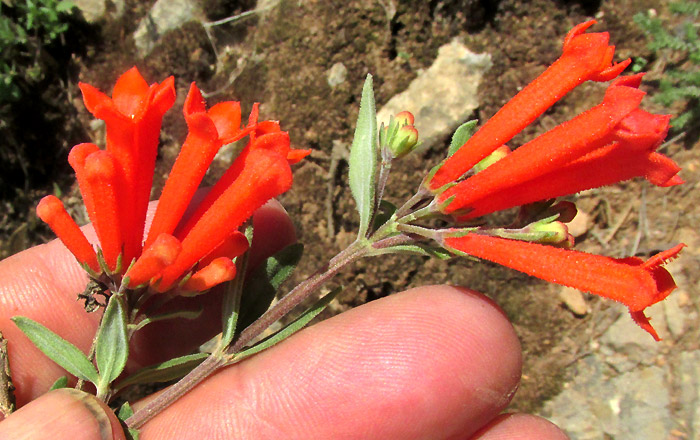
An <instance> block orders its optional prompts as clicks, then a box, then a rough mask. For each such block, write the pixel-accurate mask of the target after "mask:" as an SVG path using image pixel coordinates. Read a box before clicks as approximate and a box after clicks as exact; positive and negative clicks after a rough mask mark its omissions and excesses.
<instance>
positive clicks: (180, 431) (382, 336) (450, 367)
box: [136, 286, 521, 440]
mask: <svg viewBox="0 0 700 440" xmlns="http://www.w3.org/2000/svg"><path fill="white" fill-rule="evenodd" d="M520 368H521V352H520V346H519V342H518V339H517V337H516V336H515V333H514V331H513V328H512V326H511V325H510V323H509V322H508V321H507V319H506V318H505V317H504V316H503V314H502V312H501V311H500V309H498V308H497V307H496V306H495V305H494V304H493V303H492V302H491V301H489V300H488V299H486V298H485V297H483V296H482V295H479V294H477V293H474V292H472V291H469V290H466V289H458V288H454V287H446V286H433V287H423V288H417V289H413V290H411V291H408V292H405V293H402V294H398V295H392V296H390V297H387V298H383V299H380V300H377V301H374V302H371V303H368V304H365V305H363V306H360V307H358V308H356V309H354V310H351V311H349V312H346V313H343V314H341V315H339V316H336V317H334V318H332V319H329V320H327V321H324V322H321V323H319V324H317V325H314V326H312V327H310V328H308V329H305V330H303V331H301V332H299V333H298V334H296V335H294V336H293V337H291V338H290V339H288V340H287V341H285V342H283V343H281V344H280V345H278V346H276V347H274V348H272V349H270V350H268V351H265V352H263V353H261V354H259V355H257V356H255V357H253V358H251V359H249V360H247V361H244V362H243V363H241V364H240V365H234V366H232V367H228V368H226V369H224V370H223V371H221V372H220V373H218V374H216V375H214V376H212V377H210V378H208V379H206V380H205V381H204V382H203V383H201V384H200V385H199V386H197V387H196V388H195V389H193V390H192V391H190V392H189V393H187V394H186V395H185V396H184V397H182V398H181V399H180V400H178V401H176V402H175V403H174V404H173V405H172V406H170V407H169V408H167V409H166V410H165V411H164V412H162V413H160V414H159V415H158V416H156V417H155V418H154V419H153V420H151V421H150V422H148V423H147V424H146V425H144V427H143V431H142V434H141V438H142V439H143V440H162V439H169V438H179V439H190V438H191V439H200V438H208V439H228V438H256V439H268V438H269V439H278V438H285V439H295V438H303V439H329V438H332V439H344V438H348V439H350V438H353V439H354V438H362V439H387V438H401V439H414V438H415V439H418V438H431V439H436V440H438V439H443V438H444V439H447V438H455V437H457V436H459V438H468V436H470V435H472V434H474V433H475V432H476V431H477V430H478V429H479V428H481V427H482V426H484V425H485V424H486V423H488V421H490V420H491V419H493V418H494V417H495V416H496V415H497V414H498V413H500V411H502V410H503V408H504V407H505V406H506V405H507V404H508V402H509V401H510V398H511V397H512V395H513V393H514V391H515V389H516V388H517V385H518V383H519V379H520ZM139 405H142V403H141V404H137V405H136V408H138V407H139Z"/></svg>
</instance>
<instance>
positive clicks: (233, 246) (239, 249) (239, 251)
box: [199, 231, 249, 267]
mask: <svg viewBox="0 0 700 440" xmlns="http://www.w3.org/2000/svg"><path fill="white" fill-rule="evenodd" d="M248 247H249V245H248V238H246V236H245V234H243V233H242V232H240V231H234V233H233V234H231V235H230V236H229V237H228V238H226V239H225V240H224V241H223V242H222V243H221V244H220V245H219V246H217V247H216V248H215V249H214V250H213V251H211V252H210V253H209V255H206V256H205V257H204V258H202V259H201V260H199V266H202V267H204V266H207V265H208V264H209V263H211V262H212V261H214V260H215V259H216V258H218V257H226V258H228V259H229V260H233V259H234V258H236V257H238V256H239V255H243V253H244V252H245V251H247V250H248Z"/></svg>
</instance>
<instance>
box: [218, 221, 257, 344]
mask: <svg viewBox="0 0 700 440" xmlns="http://www.w3.org/2000/svg"><path fill="white" fill-rule="evenodd" d="M254 233H255V230H254V228H253V222H252V221H251V220H248V222H247V224H246V228H245V236H246V238H247V239H248V244H252V243H253V235H254ZM249 258H250V252H246V253H244V254H243V255H241V256H239V257H237V258H236V273H240V274H245V273H247V272H248V259H249ZM245 281H246V277H245V276H239V277H236V278H234V279H233V281H231V282H230V283H227V284H226V290H225V291H224V298H223V300H222V305H221V321H222V322H221V324H222V331H221V339H220V340H219V344H218V345H217V347H218V348H220V349H224V348H226V347H228V345H229V344H230V343H231V341H232V340H233V337H234V336H235V334H236V328H238V318H239V317H240V312H241V297H242V296H243V285H244V283H245Z"/></svg>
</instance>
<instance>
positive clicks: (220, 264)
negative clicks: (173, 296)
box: [182, 257, 236, 292]
mask: <svg viewBox="0 0 700 440" xmlns="http://www.w3.org/2000/svg"><path fill="white" fill-rule="evenodd" d="M235 276H236V265H235V264H233V261H231V259H230V258H226V257H219V258H217V259H215V260H213V261H212V262H211V263H209V264H208V265H207V266H206V267H204V269H200V270H198V271H197V272H195V273H194V275H192V276H191V277H190V279H188V280H187V282H185V284H184V285H183V286H182V289H183V290H185V291H190V292H203V291H205V290H209V289H211V288H212V287H214V286H216V285H218V284H221V283H225V282H226V281H231V280H232V279H233V278H234V277H235Z"/></svg>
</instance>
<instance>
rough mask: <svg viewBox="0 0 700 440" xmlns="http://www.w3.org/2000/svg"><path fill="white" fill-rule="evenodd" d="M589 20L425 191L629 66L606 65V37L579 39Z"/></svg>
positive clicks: (609, 54)
mask: <svg viewBox="0 0 700 440" xmlns="http://www.w3.org/2000/svg"><path fill="white" fill-rule="evenodd" d="M595 23H596V21H595V20H591V21H588V22H586V23H582V24H580V25H578V26H576V27H574V28H573V29H572V30H571V31H570V32H569V33H568V34H567V36H566V38H565V39H564V49H563V53H562V55H561V57H560V58H559V59H558V60H556V61H555V62H554V63H553V64H552V65H551V66H550V67H549V68H547V70H545V71H544V72H543V73H542V74H541V75H540V76H539V77H538V78H536V79H535V80H534V81H532V82H531V83H530V84H528V85H527V86H526V87H525V88H524V89H523V90H521V91H520V93H518V94H517V95H515V96H514V97H513V99H511V100H510V101H509V102H508V103H507V104H506V105H505V106H503V108H501V109H500V110H499V111H498V112H497V113H496V114H495V115H493V117H492V118H491V119H489V120H488V121H487V122H486V123H485V124H484V125H483V126H482V127H481V128H480V129H479V131H477V132H476V133H474V135H473V136H472V137H471V138H470V139H469V140H468V141H467V142H466V143H465V144H464V145H463V146H462V147H460V149H459V150H458V151H457V152H455V154H453V155H452V156H451V157H450V158H449V159H447V161H446V162H445V163H444V164H443V165H442V167H440V169H439V170H438V171H437V172H436V173H435V175H434V176H433V177H432V179H431V180H430V182H429V184H428V186H429V189H430V190H432V191H436V190H437V189H439V188H441V187H442V186H444V185H446V184H448V183H450V182H453V181H455V180H457V179H459V178H460V177H461V176H462V175H463V174H464V173H466V172H467V171H469V170H470V169H471V168H472V167H473V166H474V165H476V164H477V163H478V162H479V161H480V160H481V159H483V158H485V157H486V156H488V155H489V154H491V153H492V152H493V151H494V150H495V149H496V148H498V147H500V146H501V145H503V144H505V143H506V142H508V141H509V140H511V139H512V138H513V136H515V135H516V134H518V133H519V132H520V131H522V129H523V128H525V127H527V126H528V125H529V124H530V123H531V122H532V121H534V120H535V119H536V118H537V117H539V116H540V115H541V114H542V113H544V111H545V110H547V109H548V108H549V107H551V106H552V105H553V104H554V103H555V102H557V101H558V100H559V99H561V98H562V97H563V96H564V95H566V94H567V93H568V92H569V91H571V90H572V89H574V88H575V87H576V86H578V85H579V84H582V83H583V82H585V81H587V80H592V81H609V80H611V79H613V78H615V77H616V76H617V75H619V74H620V73H621V72H622V71H623V70H624V69H625V68H626V67H627V65H629V63H630V60H629V59H627V60H625V61H623V62H621V63H618V64H613V65H611V62H612V58H613V54H614V52H615V47H614V46H608V40H609V35H608V33H607V32H602V33H592V34H585V33H584V32H585V31H586V29H588V28H589V27H590V26H592V25H593V24H595Z"/></svg>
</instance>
